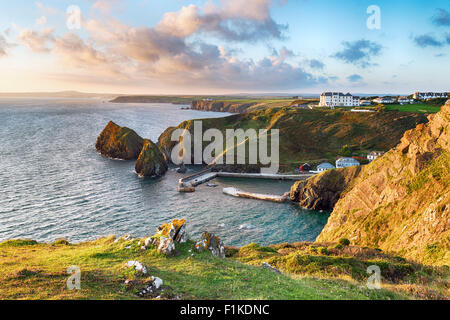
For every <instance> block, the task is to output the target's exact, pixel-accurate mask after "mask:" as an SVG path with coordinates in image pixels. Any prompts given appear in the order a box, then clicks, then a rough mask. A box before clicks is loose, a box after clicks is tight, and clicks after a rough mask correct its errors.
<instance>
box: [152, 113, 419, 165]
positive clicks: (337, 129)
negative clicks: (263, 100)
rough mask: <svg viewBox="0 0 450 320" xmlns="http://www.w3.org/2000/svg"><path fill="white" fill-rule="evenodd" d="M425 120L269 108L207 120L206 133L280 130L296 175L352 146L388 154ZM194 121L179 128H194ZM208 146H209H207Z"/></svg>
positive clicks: (164, 139) (284, 161) (359, 151)
mask: <svg viewBox="0 0 450 320" xmlns="http://www.w3.org/2000/svg"><path fill="white" fill-rule="evenodd" d="M426 121H427V119H426V117H425V115H419V114H412V113H403V112H383V113H370V114H361V113H354V112H343V111H333V110H329V111H324V110H302V109H297V108H289V107H286V108H266V109H263V110H255V111H252V112H249V113H245V114H237V115H233V116H230V117H225V118H217V119H203V120H202V123H203V130H205V131H206V130H207V129H210V128H217V129H219V130H221V131H222V132H225V130H226V129H236V128H242V129H244V130H247V129H279V130H280V163H281V166H282V168H283V170H286V171H292V170H293V169H294V168H298V166H299V165H300V164H302V163H305V162H308V163H310V164H311V165H313V167H315V166H316V165H317V164H320V163H321V162H323V161H328V162H332V163H333V162H334V161H335V160H336V157H337V156H339V155H340V152H341V151H342V148H343V147H344V146H346V145H347V146H348V149H349V151H350V152H351V153H352V155H362V156H365V155H367V153H368V152H370V151H373V150H389V149H391V148H392V147H394V146H395V145H396V144H398V143H399V141H400V138H401V137H402V136H403V133H404V132H405V131H406V130H408V129H412V128H414V127H415V126H416V125H417V124H419V123H423V122H426ZM192 125H193V122H192V121H186V122H184V123H182V124H180V125H179V126H178V127H179V128H187V129H189V130H190V129H191V128H192ZM174 129H175V128H169V129H167V130H166V131H165V132H164V133H163V134H162V135H161V137H160V139H159V141H160V145H161V146H162V148H163V149H165V150H166V152H168V154H170V151H169V150H171V148H172V147H173V146H174V145H175V143H173V142H172V141H171V139H170V137H171V133H172V131H173V130H174ZM206 145H208V143H207V142H205V144H204V147H206Z"/></svg>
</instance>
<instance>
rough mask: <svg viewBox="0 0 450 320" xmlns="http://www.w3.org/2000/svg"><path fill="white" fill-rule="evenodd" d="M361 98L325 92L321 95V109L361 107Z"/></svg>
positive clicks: (348, 94)
mask: <svg viewBox="0 0 450 320" xmlns="http://www.w3.org/2000/svg"><path fill="white" fill-rule="evenodd" d="M359 105H360V97H357V96H353V95H351V94H350V93H347V94H343V93H342V92H324V93H322V94H321V95H320V103H319V106H320V107H331V108H334V107H359Z"/></svg>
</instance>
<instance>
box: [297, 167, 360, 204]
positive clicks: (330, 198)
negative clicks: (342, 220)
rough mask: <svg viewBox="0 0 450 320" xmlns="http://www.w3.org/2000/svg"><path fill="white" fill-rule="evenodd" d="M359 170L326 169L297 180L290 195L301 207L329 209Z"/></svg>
mask: <svg viewBox="0 0 450 320" xmlns="http://www.w3.org/2000/svg"><path fill="white" fill-rule="evenodd" d="M360 172H361V167H351V168H344V169H336V170H328V171H325V172H322V173H321V174H319V175H317V176H314V177H312V178H310V179H308V180H302V181H297V182H296V183H295V184H294V185H293V186H292V188H291V192H290V197H291V200H292V201H294V202H298V203H299V204H300V206H301V207H302V208H307V209H312V210H316V211H318V210H326V211H331V210H333V208H334V205H335V204H336V202H337V201H338V200H339V198H340V197H341V195H342V193H343V192H344V191H345V190H346V189H347V188H349V186H350V185H351V184H352V182H353V181H354V180H355V178H356V177H357V176H358V175H359V173H360Z"/></svg>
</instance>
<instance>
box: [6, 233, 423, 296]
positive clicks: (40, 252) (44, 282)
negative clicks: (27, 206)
mask: <svg viewBox="0 0 450 320" xmlns="http://www.w3.org/2000/svg"><path fill="white" fill-rule="evenodd" d="M140 243H142V240H139V239H135V240H128V241H125V240H123V239H122V240H120V241H114V237H108V238H102V239H99V240H97V241H93V242H86V243H80V244H67V243H65V242H59V243H58V244H57V243H54V244H43V243H35V242H30V241H22V240H14V241H8V242H4V243H1V244H0V278H1V279H2V280H1V282H2V284H1V286H0V299H143V298H142V297H140V296H138V295H137V289H136V288H137V287H134V286H131V287H130V286H128V285H125V280H127V279H129V280H131V281H132V283H145V281H149V279H150V277H151V276H156V277H160V278H161V279H163V281H164V285H163V288H164V292H162V294H161V298H163V299H174V298H181V299H406V298H414V296H413V295H411V294H405V293H404V292H400V291H396V290H391V289H382V290H369V289H367V288H366V287H365V286H364V282H358V281H355V280H354V279H351V278H348V279H344V278H342V279H339V278H336V277H318V276H317V275H313V274H309V275H307V274H305V275H303V276H300V274H299V273H298V272H295V270H291V271H293V272H292V274H283V275H279V274H277V273H274V272H273V271H271V270H268V269H266V268H263V267H261V266H260V264H259V262H260V261H263V260H264V259H268V260H269V261H271V262H273V261H272V260H270V259H275V258H279V256H280V253H279V251H280V250H279V249H280V248H276V247H275V248H269V247H259V246H257V245H251V246H247V247H244V248H242V249H240V250H233V249H232V248H229V249H228V250H227V252H228V255H230V254H231V255H234V256H233V257H230V258H227V259H219V258H216V257H213V256H212V255H211V254H210V253H209V252H202V253H191V252H190V250H191V248H192V246H193V244H194V243H193V242H192V241H189V242H188V243H185V244H182V245H178V246H177V250H178V253H177V255H176V256H173V257H165V256H163V255H161V254H159V253H158V252H157V251H156V249H155V248H153V249H152V248H150V249H147V250H141V249H140ZM281 249H282V248H281ZM305 257H308V256H305ZM307 259H309V258H307ZM129 260H138V261H140V262H142V263H143V264H144V265H145V266H146V267H147V269H148V275H146V276H140V275H138V274H136V272H134V271H133V270H132V269H130V268H127V267H126V266H125V264H126V262H127V261H129ZM335 262H336V261H331V260H330V263H332V264H333V263H335ZM72 265H76V266H79V267H80V270H81V290H74V291H72V290H67V289H66V281H67V279H68V277H69V275H68V274H67V272H66V270H67V268H68V267H69V266H72ZM324 274H325V273H324ZM362 278H363V277H362Z"/></svg>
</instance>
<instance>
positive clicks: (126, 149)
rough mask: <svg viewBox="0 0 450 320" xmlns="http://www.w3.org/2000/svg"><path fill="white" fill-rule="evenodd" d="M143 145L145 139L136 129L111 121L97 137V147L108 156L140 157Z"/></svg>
mask: <svg viewBox="0 0 450 320" xmlns="http://www.w3.org/2000/svg"><path fill="white" fill-rule="evenodd" d="M143 145H144V139H142V138H141V137H140V136H139V135H138V134H137V133H136V132H135V131H133V130H131V129H129V128H126V127H120V126H118V125H117V124H115V123H114V122H112V121H110V122H109V123H108V125H107V126H106V127H105V129H103V131H102V133H101V134H100V136H99V137H98V138H97V143H96V145H95V147H96V149H97V151H99V152H100V153H101V154H103V155H105V156H107V157H110V158H114V159H123V160H134V159H137V158H138V157H139V154H140V153H141V151H142V147H143Z"/></svg>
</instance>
